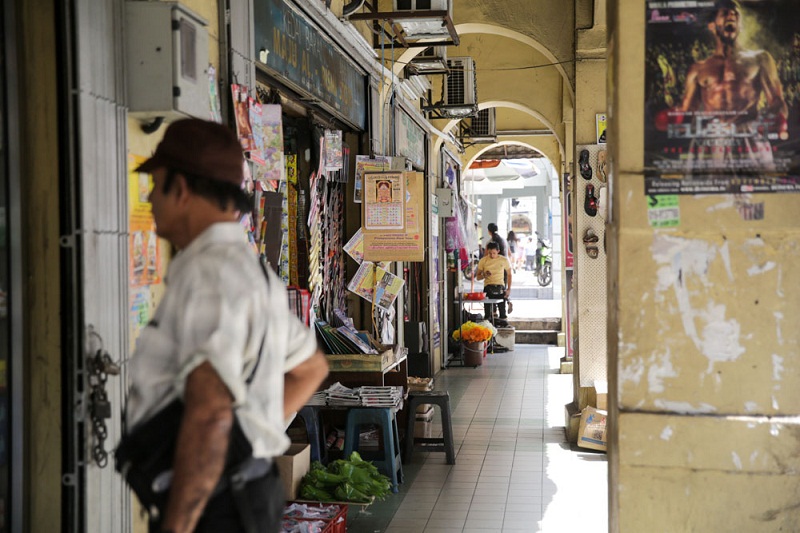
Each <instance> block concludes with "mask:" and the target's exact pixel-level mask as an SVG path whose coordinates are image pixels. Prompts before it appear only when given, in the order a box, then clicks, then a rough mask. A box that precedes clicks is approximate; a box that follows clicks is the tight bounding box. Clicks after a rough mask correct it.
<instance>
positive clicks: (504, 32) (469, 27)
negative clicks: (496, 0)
mask: <svg viewBox="0 0 800 533" xmlns="http://www.w3.org/2000/svg"><path fill="white" fill-rule="evenodd" d="M456 31H457V32H458V35H459V36H462V35H470V34H476V33H483V34H488V35H496V36H498V37H505V38H508V39H513V40H515V41H519V42H521V43H523V44H526V45H528V46H530V47H531V48H533V49H534V50H536V51H537V52H539V53H540V54H542V55H543V56H544V57H545V58H547V59H548V60H549V61H550V62H551V63H552V66H553V68H555V69H556V70H557V71H558V73H559V74H560V75H561V77H562V78H563V80H564V85H565V86H566V87H568V88H569V96H570V100H571V102H572V103H573V104H574V103H575V89H574V87H573V86H572V83H571V82H570V80H569V76H568V75H567V71H566V70H564V66H563V65H562V64H561V62H560V61H559V60H558V58H556V56H555V54H553V52H551V51H550V49H549V48H548V47H547V46H545V45H544V44H543V43H542V42H540V41H538V40H536V39H534V38H533V37H531V36H530V35H525V34H524V33H520V32H518V31H515V30H512V29H509V28H506V27H503V26H498V25H496V24H486V23H479V22H475V23H467V24H457V25H456ZM422 50H424V49H423V48H409V49H408V50H406V51H405V52H403V53H402V54H401V55H400V57H398V58H397V61H396V62H395V64H394V65H393V66H392V70H393V72H394V74H395V76H398V75H399V74H400V72H401V71H402V70H403V67H405V65H406V64H407V63H408V62H409V61H411V59H413V58H414V57H416V56H417V55H419V54H420V53H422Z"/></svg>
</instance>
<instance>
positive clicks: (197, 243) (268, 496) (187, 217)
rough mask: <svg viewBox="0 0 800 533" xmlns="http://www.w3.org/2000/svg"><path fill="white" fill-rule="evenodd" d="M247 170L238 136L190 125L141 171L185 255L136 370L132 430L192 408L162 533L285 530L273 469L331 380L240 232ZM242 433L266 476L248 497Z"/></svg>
mask: <svg viewBox="0 0 800 533" xmlns="http://www.w3.org/2000/svg"><path fill="white" fill-rule="evenodd" d="M243 163H244V161H243V157H242V150H241V147H240V145H239V142H238V139H237V137H236V135H235V134H234V133H233V132H232V131H231V130H230V129H228V128H227V127H225V126H223V125H220V124H215V123H213V122H207V121H203V120H199V119H186V120H180V121H177V122H175V123H173V124H171V125H170V126H169V127H168V128H167V130H166V132H165V135H164V139H163V140H162V141H161V143H160V144H159V145H158V148H157V149H156V152H155V154H154V155H153V157H151V158H150V159H149V160H147V161H146V162H145V163H144V164H142V165H141V166H140V167H139V169H138V171H139V172H148V173H151V174H152V176H153V189H152V192H151V193H150V198H149V199H150V202H151V204H152V209H153V217H154V219H155V223H156V233H157V234H158V235H159V236H160V237H162V238H164V239H166V240H168V241H169V242H170V243H172V244H173V245H174V246H175V248H176V249H177V250H178V253H177V254H176V255H175V257H174V258H173V260H172V262H171V263H170V265H169V270H168V273H167V276H166V283H167V285H168V288H167V290H166V292H165V293H164V298H163V300H162V302H161V304H160V305H159V306H158V309H157V310H156V312H155V315H154V316H153V318H152V320H151V321H150V323H149V324H148V325H147V327H146V328H144V330H143V331H142V333H141V335H140V336H139V338H138V340H137V345H136V350H135V352H134V354H133V357H132V358H131V362H130V375H131V383H132V384H131V390H130V395H129V398H128V403H127V406H126V424H127V427H128V428H129V430H130V431H134V430H135V428H136V427H137V426H138V425H140V424H143V423H144V422H146V421H147V420H148V419H151V418H152V417H153V415H155V414H156V413H158V412H159V411H160V410H161V409H162V408H163V407H164V406H165V405H167V404H170V403H171V402H173V400H175V399H176V398H179V399H182V401H183V416H182V418H181V422H180V428H179V430H178V437H177V444H176V452H175V456H174V461H173V464H172V476H171V482H170V484H169V489H168V490H169V495H168V497H167V504H166V506H165V508H164V509H159V512H158V513H156V516H155V517H154V516H153V513H151V524H150V528H151V531H172V532H175V533H178V532H190V531H203V532H211V531H214V532H218V531H226V532H228V531H247V532H250V531H259V532H262V531H264V532H272V531H278V530H279V529H280V519H281V512H282V508H283V505H284V502H285V499H284V495H283V490H282V486H281V483H280V479H279V477H278V474H277V472H276V469H275V465H274V463H272V458H273V457H275V456H278V455H281V454H282V453H283V452H284V451H285V450H286V448H288V445H289V440H288V438H287V437H286V435H285V420H286V419H287V418H288V417H289V416H291V414H292V413H294V412H296V411H297V410H299V409H300V408H301V407H302V406H303V405H304V404H305V402H306V400H308V398H309V397H310V396H311V395H312V394H313V393H314V391H316V390H317V387H318V386H319V385H320V383H321V382H322V380H323V379H324V378H325V376H326V375H327V362H326V360H325V357H324V356H323V355H322V354H321V352H319V350H318V349H317V345H316V341H315V337H314V335H313V333H312V332H310V330H308V328H306V327H305V326H304V325H303V324H302V323H301V321H300V320H299V319H297V317H296V316H294V315H293V314H292V313H290V312H289V309H288V303H287V299H286V290H285V287H284V286H283V284H282V283H281V281H280V279H279V278H278V277H277V276H276V275H275V274H274V273H272V272H271V271H270V270H269V269H263V267H262V265H260V264H259V259H258V257H257V256H256V255H255V254H254V253H253V251H252V249H251V248H250V246H249V244H248V239H247V236H246V234H245V232H244V229H243V228H242V226H241V225H240V224H239V223H238V219H239V217H240V213H241V212H244V211H247V210H249V209H250V205H249V202H248V198H247V195H246V193H245V192H244V191H243V190H242V181H243ZM237 424H238V425H237ZM234 426H235V427H236V428H238V427H241V433H243V434H244V436H245V437H246V440H247V441H248V442H249V445H250V447H251V448H252V458H251V459H252V461H249V462H248V464H250V463H253V464H257V465H259V468H255V469H250V470H248V472H249V474H247V475H246V476H245V477H244V480H245V483H246V484H244V485H243V486H241V485H240V484H238V483H229V484H227V486H225V485H224V484H223V485H218V484H219V483H221V481H220V480H221V478H223V477H224V476H223V475H222V473H223V469H224V468H225V462H226V454H227V451H228V445H229V440H230V435H231V434H232V427H234ZM169 429H170V428H164V431H165V432H167V431H168V430H169ZM231 485H235V487H236V488H234V487H232V486H231ZM220 486H225V488H224V489H223V490H220V488H219V487H220ZM215 487H216V488H217V490H215Z"/></svg>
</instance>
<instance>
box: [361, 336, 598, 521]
mask: <svg viewBox="0 0 800 533" xmlns="http://www.w3.org/2000/svg"><path fill="white" fill-rule="evenodd" d="M562 353H563V348H561V349H559V348H552V347H550V348H548V347H546V346H532V345H517V346H516V350H515V351H514V352H509V353H505V354H489V356H488V357H487V358H486V359H484V364H483V366H480V367H478V368H471V367H470V368H461V367H451V368H448V369H447V370H444V371H443V372H440V373H439V374H438V375H437V376H436V379H435V387H436V388H437V389H443V390H448V391H449V392H450V397H451V398H450V403H451V410H452V415H453V430H454V433H455V440H456V454H457V456H456V464H455V465H453V466H449V465H447V464H446V463H445V457H444V454H443V453H421V452H417V453H415V455H414V457H413V460H412V462H411V463H410V464H408V465H404V471H405V476H406V479H405V483H403V484H402V485H401V490H400V493H398V494H395V495H392V496H390V497H389V498H387V499H386V500H385V501H383V502H377V503H375V504H373V505H371V506H370V507H368V508H366V509H364V510H361V511H360V510H359V508H358V507H351V509H350V511H349V516H348V529H347V530H348V532H349V533H377V532H386V533H450V532H465V533H466V532H475V533H477V532H480V533H491V532H503V533H505V532H525V533H535V532H546V533H551V532H552V533H564V532H572V531H581V533H595V532H598V533H599V532H605V531H608V518H607V516H608V513H607V501H608V498H607V492H608V491H607V463H606V456H605V455H604V454H602V453H595V452H592V451H589V450H583V449H581V448H575V449H574V450H571V449H570V446H569V445H568V444H567V443H566V439H565V436H564V427H563V426H564V405H565V404H567V403H569V402H570V401H571V400H572V376H570V375H560V374H558V366H559V365H558V363H559V357H560V356H561V354H562ZM437 414H438V409H437ZM438 420H439V418H438V416H437V417H436V418H434V424H437V425H438V424H439V422H438ZM440 427H441V426H440V425H438V426H434V433H436V432H437V430H438V428H440Z"/></svg>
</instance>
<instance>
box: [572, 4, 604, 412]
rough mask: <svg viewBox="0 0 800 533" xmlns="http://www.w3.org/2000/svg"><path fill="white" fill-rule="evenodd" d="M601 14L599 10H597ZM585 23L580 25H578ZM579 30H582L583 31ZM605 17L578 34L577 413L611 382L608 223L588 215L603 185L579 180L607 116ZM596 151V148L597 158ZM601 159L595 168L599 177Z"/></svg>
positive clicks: (575, 178) (575, 201) (575, 188)
mask: <svg viewBox="0 0 800 533" xmlns="http://www.w3.org/2000/svg"><path fill="white" fill-rule="evenodd" d="M595 9H596V7H595ZM578 22H580V21H578ZM579 27H580V26H579ZM606 35H607V34H606V27H605V18H604V17H601V16H600V14H598V13H597V12H595V13H594V25H593V26H592V27H589V28H587V29H578V30H577V32H576V52H575V55H576V63H575V123H574V132H575V147H576V148H575V152H574V156H573V159H572V161H573V163H574V165H573V169H572V176H573V178H572V187H573V191H574V194H573V195H572V198H573V205H572V212H573V219H574V228H573V229H574V235H573V238H574V243H575V274H574V285H575V290H576V294H577V303H578V305H577V315H576V320H575V330H576V336H577V343H576V349H575V357H574V377H573V380H574V390H575V401H576V402H577V409H578V410H582V409H583V408H584V407H586V406H587V405H589V398H590V395H589V391H590V389H591V387H592V386H593V385H594V382H595V381H596V380H601V381H605V380H606V365H607V353H606V320H605V305H606V290H605V279H606V263H605V260H606V258H605V254H604V253H603V251H602V250H603V248H602V245H603V241H602V239H603V229H602V228H603V222H602V220H601V219H599V218H598V217H597V216H595V217H589V216H588V215H586V214H585V213H584V209H583V204H584V198H585V196H586V185H587V184H589V183H592V184H593V185H594V186H595V189H596V190H597V188H598V187H599V185H600V182H599V181H598V180H597V178H596V176H594V177H593V179H592V180H591V181H587V180H585V179H584V178H582V177H581V176H580V172H579V170H578V168H577V167H578V157H579V153H580V149H579V148H578V147H587V146H593V145H595V144H597V132H596V121H595V119H596V115H597V114H598V113H605V112H606V76H607V68H608V65H607V62H606V58H605V43H606ZM596 151H597V150H594V149H593V154H594V153H595V152H596ZM595 161H596V155H593V159H592V167H593V170H594V173H595V174H596V172H597V170H596V164H595V163H594V162H595ZM589 227H591V228H593V229H594V231H595V233H596V234H597V235H598V237H599V238H600V242H598V243H597V244H598V247H599V249H600V254H599V256H598V257H597V258H589V257H588V256H587V253H586V251H585V246H584V245H583V236H584V233H585V232H586V230H587V228H589Z"/></svg>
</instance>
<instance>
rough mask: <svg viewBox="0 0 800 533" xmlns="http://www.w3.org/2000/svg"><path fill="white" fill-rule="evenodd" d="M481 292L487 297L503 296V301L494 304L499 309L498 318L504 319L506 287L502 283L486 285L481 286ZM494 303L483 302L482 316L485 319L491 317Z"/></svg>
mask: <svg viewBox="0 0 800 533" xmlns="http://www.w3.org/2000/svg"><path fill="white" fill-rule="evenodd" d="M483 292H485V293H486V297H487V298H503V301H502V302H500V303H499V304H496V305H497V307H498V308H499V309H500V318H501V319H503V320H505V319H506V301H505V297H506V288H505V287H503V286H502V285H486V286H484V287H483ZM494 306H495V304H483V318H485V319H486V320H491V319H492V312H493V309H494Z"/></svg>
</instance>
